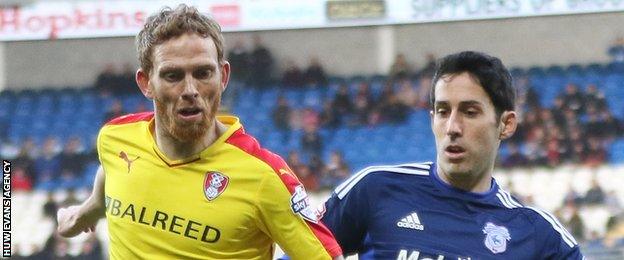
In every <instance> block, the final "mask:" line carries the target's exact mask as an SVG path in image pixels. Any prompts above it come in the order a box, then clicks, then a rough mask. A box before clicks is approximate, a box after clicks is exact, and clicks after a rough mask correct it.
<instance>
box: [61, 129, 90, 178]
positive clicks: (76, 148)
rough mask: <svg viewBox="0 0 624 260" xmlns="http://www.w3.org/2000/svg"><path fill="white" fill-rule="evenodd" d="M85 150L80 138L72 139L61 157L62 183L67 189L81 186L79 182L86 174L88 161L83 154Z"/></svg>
mask: <svg viewBox="0 0 624 260" xmlns="http://www.w3.org/2000/svg"><path fill="white" fill-rule="evenodd" d="M83 150H84V148H83V147H82V143H81V141H80V138H78V137H72V138H71V139H69V141H68V142H67V144H66V145H65V149H63V152H62V153H61V155H60V160H61V181H62V185H63V186H64V187H65V188H75V187H77V186H78V185H79V183H77V181H78V180H79V178H80V177H81V175H82V173H83V172H84V168H85V166H86V165H87V161H88V160H87V159H88V158H87V156H86V155H85V154H83Z"/></svg>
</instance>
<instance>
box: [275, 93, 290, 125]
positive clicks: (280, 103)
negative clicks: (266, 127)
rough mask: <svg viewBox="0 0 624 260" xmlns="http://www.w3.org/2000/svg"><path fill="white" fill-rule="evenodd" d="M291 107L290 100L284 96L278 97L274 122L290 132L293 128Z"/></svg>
mask: <svg viewBox="0 0 624 260" xmlns="http://www.w3.org/2000/svg"><path fill="white" fill-rule="evenodd" d="M291 112H292V111H291V108H290V105H289V104H288V100H286V98H285V97H284V96H279V97H278V98H277V106H276V107H275V109H273V124H274V125H275V127H277V129H279V130H281V131H285V132H288V131H290V130H291V126H290V115H291Z"/></svg>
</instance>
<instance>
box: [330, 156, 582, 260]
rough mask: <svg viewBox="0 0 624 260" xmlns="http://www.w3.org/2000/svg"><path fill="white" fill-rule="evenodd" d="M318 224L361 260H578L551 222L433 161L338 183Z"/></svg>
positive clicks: (572, 244) (372, 170)
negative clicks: (442, 173)
mask: <svg viewBox="0 0 624 260" xmlns="http://www.w3.org/2000/svg"><path fill="white" fill-rule="evenodd" d="M320 213H322V214H323V216H322V221H323V222H324V224H325V225H327V227H328V228H329V229H330V230H331V231H332V232H333V233H334V235H335V237H336V239H337V240H338V243H339V244H340V246H341V247H342V249H343V252H344V254H345V255H350V254H353V253H359V258H360V259H405V260H417V259H492V258H496V259H582V258H583V256H582V254H581V252H580V250H579V247H578V245H577V243H576V241H575V240H574V238H573V237H572V236H571V235H570V233H568V231H566V230H565V228H564V227H563V226H562V225H561V224H560V223H559V221H557V219H556V218H555V217H553V216H552V215H550V214H549V213H547V212H544V211H542V210H540V209H537V208H532V207H527V206H524V205H522V204H521V203H520V202H518V201H517V200H516V199H514V198H513V197H512V196H511V195H510V194H509V193H508V192H506V191H504V190H503V189H501V188H499V187H498V184H497V183H496V181H495V180H494V179H492V185H491V189H490V190H489V191H487V192H485V193H472V192H466V191H462V190H459V189H456V188H454V187H452V186H450V185H448V184H446V183H445V182H443V181H442V180H440V179H439V177H438V176H437V174H436V168H435V164H433V163H423V164H404V165H398V166H372V167H368V168H366V169H364V170H362V171H360V172H359V173H357V174H355V175H353V176H352V177H351V178H349V179H348V180H346V181H345V182H344V183H343V184H341V185H340V186H338V187H337V188H336V189H335V190H334V192H333V194H332V196H331V197H330V198H329V200H328V201H327V202H326V203H325V208H324V209H323V210H321V212H320Z"/></svg>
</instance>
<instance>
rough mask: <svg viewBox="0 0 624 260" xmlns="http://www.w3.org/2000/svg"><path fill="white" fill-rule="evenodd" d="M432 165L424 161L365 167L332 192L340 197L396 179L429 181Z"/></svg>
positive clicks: (411, 182) (410, 181) (414, 182)
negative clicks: (354, 190) (355, 190)
mask: <svg viewBox="0 0 624 260" xmlns="http://www.w3.org/2000/svg"><path fill="white" fill-rule="evenodd" d="M432 165H433V164H432V163H431V162H424V163H407V164H398V165H375V166H370V167H366V168H364V169H362V170H360V171H359V172H357V173H355V174H354V175H352V176H351V177H350V178H348V179H347V180H346V181H344V182H343V183H342V184H340V185H339V186H338V187H336V189H334V194H335V195H336V196H337V197H338V198H339V199H342V198H344V197H345V196H347V194H348V193H349V192H351V191H352V190H353V189H365V188H367V187H369V186H374V187H381V186H384V185H387V184H389V183H390V182H393V183H394V182H397V181H398V182H403V181H408V182H409V183H410V184H412V185H413V184H417V183H418V182H429V181H430V180H429V174H430V170H431V168H432ZM408 179H409V180H408Z"/></svg>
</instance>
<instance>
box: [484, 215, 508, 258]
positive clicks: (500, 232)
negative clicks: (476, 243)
mask: <svg viewBox="0 0 624 260" xmlns="http://www.w3.org/2000/svg"><path fill="white" fill-rule="evenodd" d="M483 234H485V241H483V242H484V243H485V247H487V248H488V249H490V251H492V253H494V254H498V253H502V252H505V250H507V241H509V240H510V239H511V236H510V235H509V230H507V228H506V227H503V226H497V225H494V224H492V223H490V222H488V223H486V224H485V226H484V227H483Z"/></svg>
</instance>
